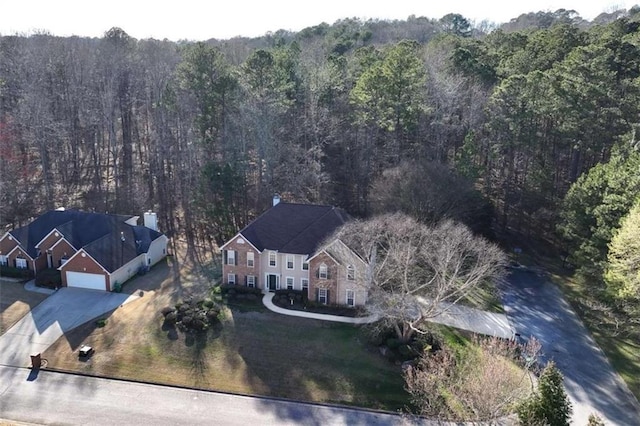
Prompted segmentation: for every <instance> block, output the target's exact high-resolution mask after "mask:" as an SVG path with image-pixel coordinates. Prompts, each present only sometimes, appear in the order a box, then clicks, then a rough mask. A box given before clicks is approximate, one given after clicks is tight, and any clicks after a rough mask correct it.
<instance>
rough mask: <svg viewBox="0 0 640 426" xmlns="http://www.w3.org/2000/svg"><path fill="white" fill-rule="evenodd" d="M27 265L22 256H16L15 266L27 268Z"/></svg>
mask: <svg viewBox="0 0 640 426" xmlns="http://www.w3.org/2000/svg"><path fill="white" fill-rule="evenodd" d="M28 267H29V266H28V264H27V259H25V258H24V257H16V268H19V269H27V268H28Z"/></svg>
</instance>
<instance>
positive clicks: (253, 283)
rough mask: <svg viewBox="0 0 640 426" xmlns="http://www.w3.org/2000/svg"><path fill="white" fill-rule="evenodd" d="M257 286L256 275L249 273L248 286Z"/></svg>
mask: <svg viewBox="0 0 640 426" xmlns="http://www.w3.org/2000/svg"><path fill="white" fill-rule="evenodd" d="M255 286H256V277H255V276H254V275H247V287H255Z"/></svg>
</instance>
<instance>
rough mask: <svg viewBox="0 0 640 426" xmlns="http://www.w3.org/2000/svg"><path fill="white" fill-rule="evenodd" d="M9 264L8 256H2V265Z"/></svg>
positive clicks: (0, 260)
mask: <svg viewBox="0 0 640 426" xmlns="http://www.w3.org/2000/svg"><path fill="white" fill-rule="evenodd" d="M8 264H9V258H8V257H7V255H6V254H0V265H4V266H7V265H8Z"/></svg>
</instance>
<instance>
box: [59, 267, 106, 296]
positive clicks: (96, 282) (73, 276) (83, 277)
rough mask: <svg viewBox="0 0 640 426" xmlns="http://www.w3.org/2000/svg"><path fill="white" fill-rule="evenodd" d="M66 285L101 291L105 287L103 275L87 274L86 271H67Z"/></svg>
mask: <svg viewBox="0 0 640 426" xmlns="http://www.w3.org/2000/svg"><path fill="white" fill-rule="evenodd" d="M67 286H68V287H77V288H90V289H92V290H103V291H104V290H106V289H107V287H106V283H105V276H104V275H100V274H87V273H86V272H71V271H67Z"/></svg>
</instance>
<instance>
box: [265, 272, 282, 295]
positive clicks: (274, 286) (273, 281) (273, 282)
mask: <svg viewBox="0 0 640 426" xmlns="http://www.w3.org/2000/svg"><path fill="white" fill-rule="evenodd" d="M267 282H268V283H269V291H276V290H278V289H279V287H280V286H279V285H278V284H279V283H278V276H277V275H275V274H269V275H267Z"/></svg>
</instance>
